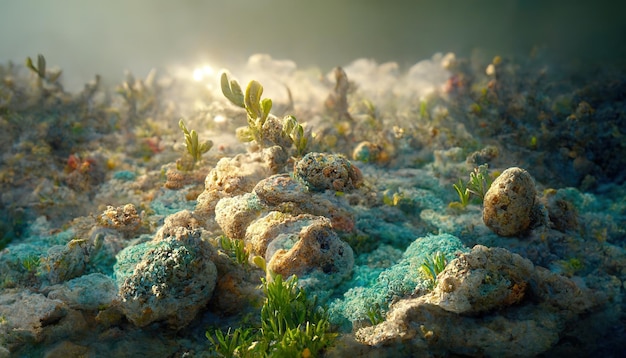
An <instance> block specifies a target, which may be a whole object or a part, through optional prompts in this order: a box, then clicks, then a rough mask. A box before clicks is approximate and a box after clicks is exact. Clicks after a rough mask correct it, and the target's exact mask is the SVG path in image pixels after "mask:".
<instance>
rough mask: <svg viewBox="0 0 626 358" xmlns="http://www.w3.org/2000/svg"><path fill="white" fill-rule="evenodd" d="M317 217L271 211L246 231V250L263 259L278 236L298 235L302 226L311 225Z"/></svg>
mask: <svg viewBox="0 0 626 358" xmlns="http://www.w3.org/2000/svg"><path fill="white" fill-rule="evenodd" d="M317 219H319V217H317V216H314V215H309V214H301V215H297V216H293V215H289V214H283V213H281V212H279V211H272V212H270V213H268V214H267V215H265V216H263V217H262V218H260V219H258V220H256V221H255V222H253V223H252V224H251V225H250V226H248V229H247V230H246V236H245V242H246V248H247V249H248V250H250V253H251V254H253V255H259V256H263V257H265V251H266V250H267V246H268V245H269V243H270V242H271V241H272V240H274V239H275V238H277V237H278V236H279V235H280V234H285V233H294V232H295V233H298V232H299V231H300V230H301V229H302V228H303V227H304V226H307V225H309V224H311V222H312V221H313V220H317Z"/></svg>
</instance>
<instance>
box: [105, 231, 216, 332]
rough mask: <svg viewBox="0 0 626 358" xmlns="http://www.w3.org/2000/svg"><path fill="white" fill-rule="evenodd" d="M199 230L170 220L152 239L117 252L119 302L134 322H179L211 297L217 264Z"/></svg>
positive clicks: (185, 321)
mask: <svg viewBox="0 0 626 358" xmlns="http://www.w3.org/2000/svg"><path fill="white" fill-rule="evenodd" d="M163 231H167V233H166V234H163V233H162V232H163ZM200 234H201V231H200V230H192V229H188V228H187V227H177V228H173V227H169V226H168V227H164V228H163V229H162V230H161V233H158V234H157V237H156V238H155V239H154V240H153V241H149V242H146V243H142V244H139V245H135V246H130V247H128V248H126V249H124V250H123V251H122V252H120V253H119V254H118V257H117V258H118V262H117V263H116V265H115V273H116V280H117V282H118V284H119V295H120V298H121V303H120V305H121V308H122V311H123V312H124V314H125V315H126V317H127V318H128V319H129V320H130V321H131V322H133V323H134V324H135V325H137V326H140V327H142V326H146V325H148V324H150V323H152V322H155V321H166V322H167V323H168V324H169V325H170V326H173V327H175V328H180V327H183V326H185V325H186V324H188V323H189V322H190V321H191V320H192V319H193V318H194V317H195V315H196V313H197V312H198V310H199V309H200V308H202V307H203V306H204V305H206V303H207V302H208V301H209V299H210V298H211V295H212V293H213V289H214V288H215V282H216V279H217V269H216V267H215V264H214V263H213V262H212V261H211V257H212V256H213V254H214V249H213V247H212V246H211V245H210V244H208V243H207V242H205V241H203V240H202V239H201V237H200Z"/></svg>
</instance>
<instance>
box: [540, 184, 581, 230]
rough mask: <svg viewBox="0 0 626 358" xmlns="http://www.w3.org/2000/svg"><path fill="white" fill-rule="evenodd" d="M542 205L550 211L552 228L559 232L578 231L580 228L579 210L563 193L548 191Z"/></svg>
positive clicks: (542, 199)
mask: <svg viewBox="0 0 626 358" xmlns="http://www.w3.org/2000/svg"><path fill="white" fill-rule="evenodd" d="M541 201H542V203H543V204H544V205H545V207H546V209H547V210H548V215H549V218H550V222H551V223H552V226H554V228H555V229H556V230H558V231H561V232H568V231H576V230H578V228H579V227H580V223H579V220H578V210H577V209H576V206H574V204H573V203H572V202H571V201H569V200H568V199H567V198H566V197H565V195H564V193H563V191H557V190H548V191H546V193H545V195H544V196H543V197H542V198H541Z"/></svg>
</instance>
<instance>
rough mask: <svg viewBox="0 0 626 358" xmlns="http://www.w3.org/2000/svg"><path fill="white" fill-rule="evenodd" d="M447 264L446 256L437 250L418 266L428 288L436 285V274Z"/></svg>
mask: <svg viewBox="0 0 626 358" xmlns="http://www.w3.org/2000/svg"><path fill="white" fill-rule="evenodd" d="M447 264H448V260H447V259H446V256H445V255H444V254H443V253H441V252H439V251H437V252H436V253H435V254H434V255H432V256H431V257H427V258H426V259H425V260H424V263H422V265H421V266H420V267H419V272H420V274H421V275H422V277H423V278H424V279H425V280H426V282H427V285H428V289H430V290H432V289H434V288H435V286H437V276H438V275H439V274H440V273H441V272H443V270H444V269H445V268H446V265H447Z"/></svg>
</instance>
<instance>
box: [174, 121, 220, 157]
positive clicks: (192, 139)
mask: <svg viewBox="0 0 626 358" xmlns="http://www.w3.org/2000/svg"><path fill="white" fill-rule="evenodd" d="M178 126H179V127H180V129H181V130H182V131H183V134H184V135H185V146H186V147H187V153H189V155H191V157H192V158H193V162H194V163H197V162H199V161H200V159H202V154H204V153H206V152H208V151H209V150H210V149H211V148H212V147H213V142H212V141H211V140H206V141H204V142H202V143H200V141H199V139H198V133H197V132H196V131H195V130H193V129H192V130H191V131H189V130H188V129H187V127H186V126H185V122H184V121H183V120H182V119H181V120H180V121H178Z"/></svg>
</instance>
